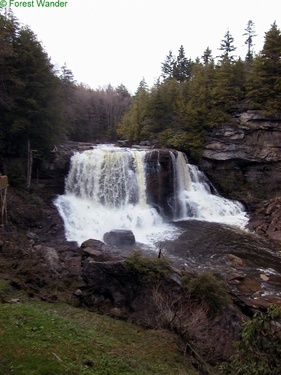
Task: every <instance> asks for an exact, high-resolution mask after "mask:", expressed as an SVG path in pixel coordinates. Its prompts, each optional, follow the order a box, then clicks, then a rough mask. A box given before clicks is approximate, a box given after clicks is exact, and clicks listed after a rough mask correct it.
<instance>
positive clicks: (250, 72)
mask: <svg viewBox="0 0 281 375" xmlns="http://www.w3.org/2000/svg"><path fill="white" fill-rule="evenodd" d="M243 35H244V36H245V44H246V45H247V54H246V56H245V58H244V59H241V58H240V57H237V56H235V50H236V47H235V44H234V39H233V37H232V35H231V34H230V32H229V31H227V32H226V34H225V35H224V38H223V40H222V41H221V45H220V48H219V51H220V56H213V55H212V51H211V50H210V49H209V48H206V50H205V51H204V53H203V55H202V57H201V58H197V59H196V60H195V61H192V60H191V59H188V58H187V57H186V54H185V51H184V48H183V46H181V47H180V48H179V51H178V55H177V56H174V55H173V53H172V51H170V52H169V54H168V55H167V57H166V59H165V61H164V62H163V63H162V76H161V78H160V79H159V81H158V82H157V83H156V84H155V85H154V87H152V88H151V89H148V87H147V86H146V84H145V81H142V82H141V83H140V85H139V88H138V90H137V92H136V95H135V97H134V100H133V102H132V104H131V106H130V108H129V109H128V111H127V112H126V113H125V115H124V116H123V118H122V120H121V121H120V123H119V126H118V134H119V136H120V137H124V138H126V139H128V140H130V141H132V142H139V141H141V140H150V141H152V142H154V143H158V144H159V145H162V146H167V147H174V148H177V149H180V150H183V151H185V152H187V153H188V154H191V155H193V156H195V157H196V156H200V151H201V150H202V144H203V142H204V137H205V135H206V133H207V132H208V130H210V129H211V128H213V127H215V126H220V125H223V124H227V123H229V122H230V121H231V117H232V115H233V114H234V113H236V112H237V111H239V110H243V109H256V110H260V111H262V112H265V113H267V114H271V115H275V114H278V113H280V112H281V33H280V30H279V29H278V27H277V25H276V23H275V22H274V23H273V24H272V25H271V28H270V30H269V31H268V32H266V33H265V38H264V45H263V48H262V50H261V52H260V53H258V54H256V55H255V54H254V52H253V46H254V37H255V36H256V35H255V27H254V23H253V22H252V21H249V22H248V24H247V27H246V29H245V33H244V34H243Z"/></svg>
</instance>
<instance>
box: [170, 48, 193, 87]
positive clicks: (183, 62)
mask: <svg viewBox="0 0 281 375" xmlns="http://www.w3.org/2000/svg"><path fill="white" fill-rule="evenodd" d="M191 68H192V61H191V60H190V59H187V58H186V56H185V51H184V48H183V45H181V46H180V49H179V52H178V56H177V59H176V62H175V65H174V72H173V77H174V78H175V79H176V80H177V81H178V82H184V81H185V80H187V79H189V78H190V75H191Z"/></svg>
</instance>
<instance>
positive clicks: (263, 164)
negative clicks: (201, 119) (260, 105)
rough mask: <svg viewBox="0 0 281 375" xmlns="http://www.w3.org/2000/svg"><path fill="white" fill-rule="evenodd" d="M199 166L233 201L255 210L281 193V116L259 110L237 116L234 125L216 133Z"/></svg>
mask: <svg viewBox="0 0 281 375" xmlns="http://www.w3.org/2000/svg"><path fill="white" fill-rule="evenodd" d="M200 164H201V165H200V167H201V168H202V169H203V170H204V171H205V173H206V174H207V175H208V177H209V178H210V180H211V181H212V182H213V184H214V185H215V186H216V187H217V188H218V189H219V190H221V191H222V192H224V193H226V194H227V195H229V197H230V198H234V199H238V200H240V201H243V202H245V203H246V204H247V205H248V206H250V207H252V206H254V205H255V204H256V203H258V202H260V201H261V200H266V199H272V198H274V197H276V196H278V195H279V194H280V193H281V188H280V186H281V185H280V182H281V117H267V116H264V115H261V114H259V113H258V112H257V111H247V112H244V113H241V114H240V115H238V116H237V117H236V119H235V121H234V123H233V125H226V126H221V127H220V128H216V129H215V130H213V131H212V132H211V133H210V134H209V135H208V138H207V141H206V143H205V146H204V150H203V158H202V161H201V163H200Z"/></svg>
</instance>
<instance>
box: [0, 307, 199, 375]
mask: <svg viewBox="0 0 281 375" xmlns="http://www.w3.org/2000/svg"><path fill="white" fill-rule="evenodd" d="M0 374H1V375H8V374H15V375H31V374H35V375H60V374H73V375H87V374H91V375H93V374H97V375H115V374H124V375H125V374H126V375H129V374H132V375H149V374H158V375H166V374H167V375H171V374H173V375H196V374H197V372H196V371H195V370H194V369H193V368H192V366H191V365H190V364H188V363H186V362H185V361H184V358H183V356H182V355H181V354H180V353H179V351H178V349H177V345H176V342H175V337H174V336H172V335H171V334H169V333H167V332H165V331H157V330H144V329H141V328H139V327H137V326H135V325H133V324H130V323H128V322H124V321H120V320H115V319H112V318H110V317H108V316H104V315H98V314H95V313H92V312H89V311H87V310H85V309H81V308H75V307H72V306H69V305H67V304H48V303H46V302H38V301H37V302H36V301H35V302H20V303H2V304H0Z"/></svg>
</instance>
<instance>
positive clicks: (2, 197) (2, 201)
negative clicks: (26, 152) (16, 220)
mask: <svg viewBox="0 0 281 375" xmlns="http://www.w3.org/2000/svg"><path fill="white" fill-rule="evenodd" d="M7 189H8V177H7V176H0V208H1V224H2V225H4V224H5V223H6V222H7V220H8V218H7Z"/></svg>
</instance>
